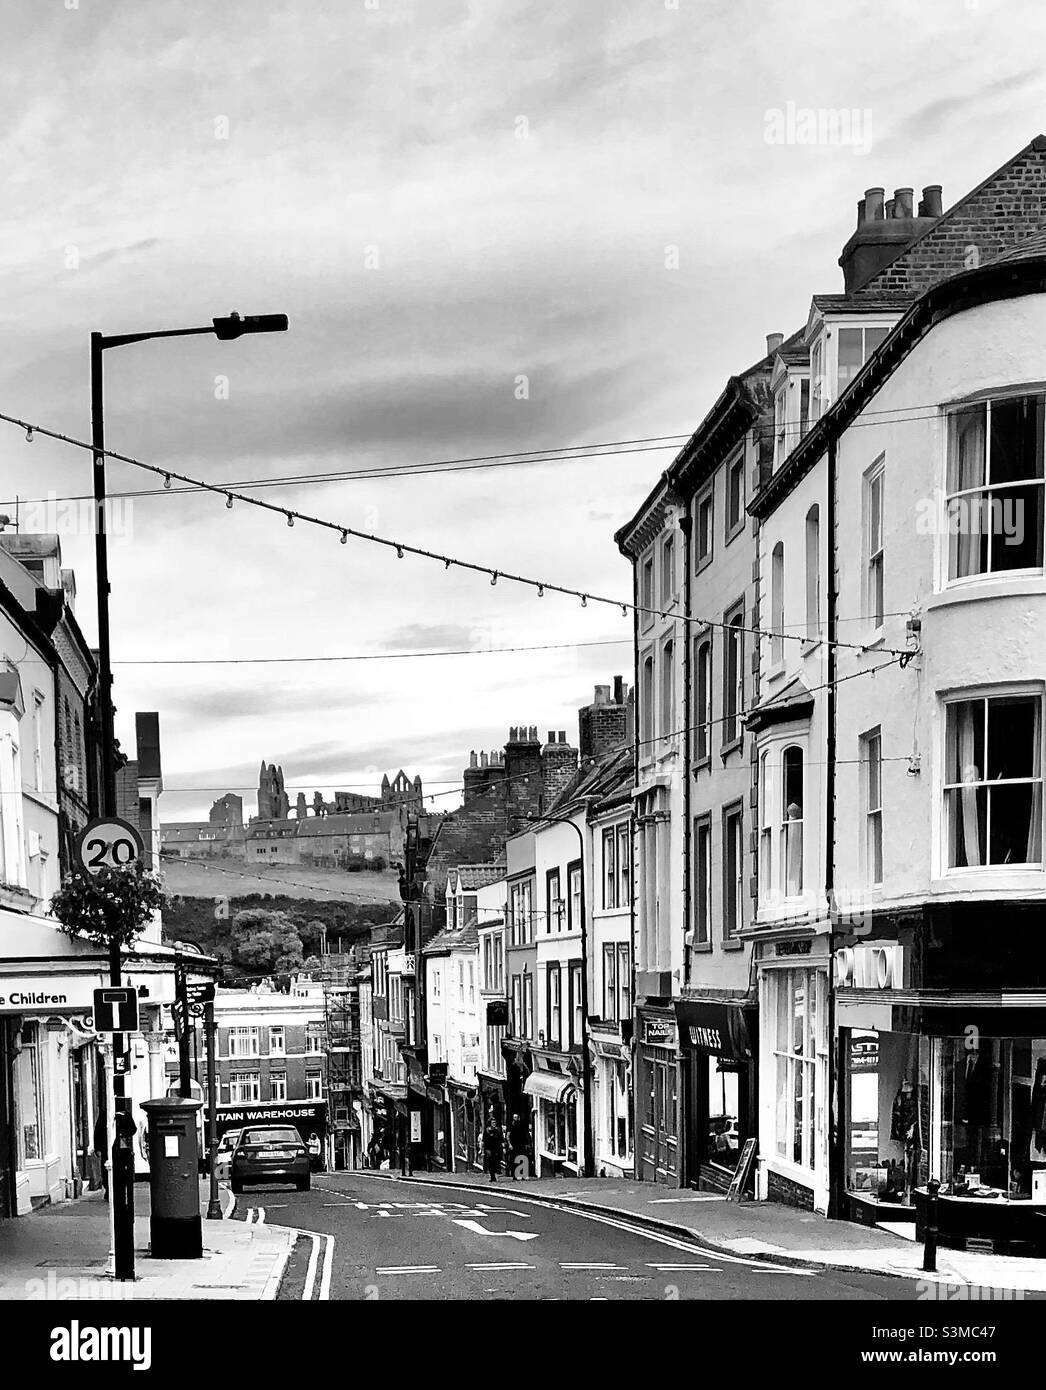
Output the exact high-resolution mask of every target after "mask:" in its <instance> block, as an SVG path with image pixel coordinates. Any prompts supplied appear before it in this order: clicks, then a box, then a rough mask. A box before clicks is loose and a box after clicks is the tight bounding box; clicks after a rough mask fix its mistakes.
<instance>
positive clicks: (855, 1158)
mask: <svg viewBox="0 0 1046 1390" xmlns="http://www.w3.org/2000/svg"><path fill="white" fill-rule="evenodd" d="M847 1086H848V1101H847V1114H848V1117H849V1120H848V1126H847V1136H846V1137H847V1187H848V1189H849V1190H850V1191H851V1192H853V1193H857V1194H858V1195H861V1196H867V1197H875V1198H877V1199H878V1200H879V1201H880V1202H889V1203H892V1204H895V1205H899V1206H910V1205H911V1204H912V1192H913V1191H914V1189H915V1188H916V1187H919V1186H921V1185H922V1184H923V1183H925V1182H926V1180H927V1178H928V1177H929V1158H930V1154H929V1149H930V1137H929V1136H930V1107H929V1094H930V1042H929V1039H927V1038H920V1037H918V1036H916V1035H914V1034H909V1033H885V1032H876V1031H874V1030H871V1029H868V1030H865V1029H860V1028H854V1029H852V1030H851V1032H850V1041H849V1053H848V1058H847Z"/></svg>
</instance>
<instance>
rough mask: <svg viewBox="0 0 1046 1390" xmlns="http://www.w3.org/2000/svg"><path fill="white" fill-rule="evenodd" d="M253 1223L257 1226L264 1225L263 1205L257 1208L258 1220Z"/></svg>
mask: <svg viewBox="0 0 1046 1390" xmlns="http://www.w3.org/2000/svg"><path fill="white" fill-rule="evenodd" d="M255 1224H256V1225H258V1226H264V1225H265V1208H264V1207H259V1208H258V1220H257V1221H256V1223H255Z"/></svg>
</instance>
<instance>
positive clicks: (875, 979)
mask: <svg viewBox="0 0 1046 1390" xmlns="http://www.w3.org/2000/svg"><path fill="white" fill-rule="evenodd" d="M835 984H836V988H837V989H903V988H904V947H903V946H900V945H897V944H896V943H888V944H885V945H882V946H872V945H865V946H844V947H842V949H840V950H838V951H836V953H835Z"/></svg>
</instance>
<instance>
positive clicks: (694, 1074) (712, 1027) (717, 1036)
mask: <svg viewBox="0 0 1046 1390" xmlns="http://www.w3.org/2000/svg"><path fill="white" fill-rule="evenodd" d="M676 1020H677V1022H678V1025H679V1045H680V1049H681V1052H682V1055H683V1058H684V1063H683V1073H684V1080H685V1085H684V1091H683V1094H684V1129H685V1134H686V1178H687V1182H688V1183H689V1184H690V1185H691V1186H693V1187H697V1188H699V1189H700V1190H702V1191H711V1192H725V1191H727V1189H728V1188H729V1186H730V1183H731V1181H732V1179H733V1176H734V1170H735V1169H736V1167H737V1161H738V1159H739V1157H740V1155H741V1150H742V1149H743V1147H744V1145H745V1141H746V1140H747V1139H749V1138H756V1137H757V1135H758V1112H757V1108H756V1055H755V1054H756V1043H757V1039H758V1037H759V1032H758V1026H757V1020H758V1010H757V1009H756V1008H755V1007H754V1006H746V1005H745V1004H744V1003H739V1002H738V1001H737V999H721V998H696V997H690V998H685V999H677V1000H676Z"/></svg>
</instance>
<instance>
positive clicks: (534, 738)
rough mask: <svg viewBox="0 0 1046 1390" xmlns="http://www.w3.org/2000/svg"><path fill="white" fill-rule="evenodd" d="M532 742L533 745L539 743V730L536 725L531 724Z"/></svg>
mask: <svg viewBox="0 0 1046 1390" xmlns="http://www.w3.org/2000/svg"><path fill="white" fill-rule="evenodd" d="M530 741H531V743H537V741H538V728H537V725H536V724H531V726H530Z"/></svg>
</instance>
